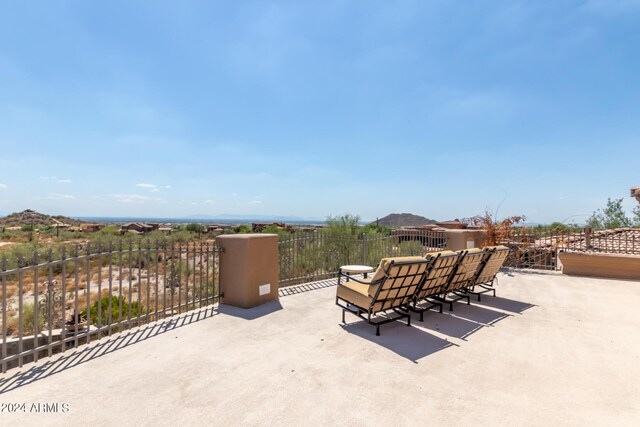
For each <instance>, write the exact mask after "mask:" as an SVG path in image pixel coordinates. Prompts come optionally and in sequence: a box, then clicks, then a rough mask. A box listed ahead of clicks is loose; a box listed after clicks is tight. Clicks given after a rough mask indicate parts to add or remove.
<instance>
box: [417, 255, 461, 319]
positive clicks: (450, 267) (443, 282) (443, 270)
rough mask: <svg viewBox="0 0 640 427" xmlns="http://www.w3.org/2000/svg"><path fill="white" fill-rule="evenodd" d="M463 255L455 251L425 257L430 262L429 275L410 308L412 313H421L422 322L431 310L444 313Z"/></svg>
mask: <svg viewBox="0 0 640 427" xmlns="http://www.w3.org/2000/svg"><path fill="white" fill-rule="evenodd" d="M461 255H462V254H460V253H457V252H453V251H442V252H431V253H428V254H427V255H425V259H426V260H428V261H429V267H428V268H427V274H426V277H425V280H424V283H423V284H422V287H421V288H420V289H419V290H418V292H416V295H415V297H414V299H413V301H412V305H411V307H410V310H411V311H413V312H416V313H420V321H421V322H422V321H423V320H424V312H425V311H428V310H430V309H431V308H435V307H438V309H439V311H440V313H442V302H443V301H444V297H445V295H446V293H447V287H448V286H449V282H450V281H451V277H452V275H453V273H454V272H455V270H456V267H457V265H458V263H459V262H460V258H461Z"/></svg>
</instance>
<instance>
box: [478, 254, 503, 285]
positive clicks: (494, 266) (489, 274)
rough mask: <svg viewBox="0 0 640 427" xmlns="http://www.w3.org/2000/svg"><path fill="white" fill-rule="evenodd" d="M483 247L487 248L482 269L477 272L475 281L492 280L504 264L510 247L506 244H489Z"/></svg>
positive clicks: (484, 281) (487, 281) (485, 281)
mask: <svg viewBox="0 0 640 427" xmlns="http://www.w3.org/2000/svg"><path fill="white" fill-rule="evenodd" d="M485 249H486V250H487V256H486V257H485V261H484V263H483V267H482V269H481V270H480V271H479V272H478V275H477V277H476V279H475V281H474V282H475V283H489V282H493V280H494V279H495V277H496V274H498V271H500V269H501V268H502V266H503V265H504V262H505V260H506V259H507V256H509V252H511V249H509V248H508V247H506V246H489V247H486V248H485Z"/></svg>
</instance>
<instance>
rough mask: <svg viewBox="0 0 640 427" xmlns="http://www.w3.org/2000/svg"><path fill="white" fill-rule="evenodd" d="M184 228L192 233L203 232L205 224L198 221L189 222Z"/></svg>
mask: <svg viewBox="0 0 640 427" xmlns="http://www.w3.org/2000/svg"><path fill="white" fill-rule="evenodd" d="M184 229H185V230H187V231H190V232H192V233H202V232H203V231H204V225H202V224H196V223H193V224H187V225H186V226H185V227H184Z"/></svg>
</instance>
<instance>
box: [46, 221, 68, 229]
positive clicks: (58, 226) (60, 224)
mask: <svg viewBox="0 0 640 427" xmlns="http://www.w3.org/2000/svg"><path fill="white" fill-rule="evenodd" d="M51 228H62V229H68V228H71V226H70V225H69V224H63V223H62V222H57V223H55V224H53V225H52V226H51Z"/></svg>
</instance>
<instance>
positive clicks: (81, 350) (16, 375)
mask: <svg viewBox="0 0 640 427" xmlns="http://www.w3.org/2000/svg"><path fill="white" fill-rule="evenodd" d="M217 314H218V311H217V310H216V308H215V307H214V306H209V307H206V308H203V309H201V310H195V311H191V312H189V313H185V314H181V315H178V316H175V317H172V318H169V319H164V320H161V321H158V322H156V323H150V324H148V325H145V326H141V327H140V328H137V329H133V330H129V331H125V332H122V333H120V334H116V335H112V336H110V337H105V338H102V339H101V340H99V341H94V342H92V343H90V344H88V345H84V346H81V347H78V348H76V349H71V350H67V351H66V352H64V353H60V354H57V355H54V356H53V357H51V358H48V359H46V362H44V363H43V361H40V362H37V363H36V364H33V363H31V364H29V365H30V366H29V365H25V366H23V367H22V368H15V369H11V370H9V371H8V372H7V373H6V374H4V375H0V395H1V394H3V393H7V392H9V391H12V390H16V389H18V388H20V387H22V386H25V385H29V384H31V383H34V382H36V381H39V380H42V379H44V378H47V377H50V376H52V375H54V374H57V373H60V372H63V371H66V370H67V369H70V368H73V367H76V366H78V365H81V364H83V363H86V362H89V361H91V360H93V359H97V358H99V357H102V356H105V355H107V354H109V353H113V352H114V351H117V350H120V349H123V348H125V347H128V346H130V345H132V344H136V343H139V342H141V341H145V340H147V339H149V338H152V337H155V336H158V335H161V334H164V333H166V332H171V331H172V330H174V329H177V328H181V327H183V326H186V325H189V324H191V323H195V322H198V321H201V320H204V319H207V318H209V317H212V316H214V315H217Z"/></svg>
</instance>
